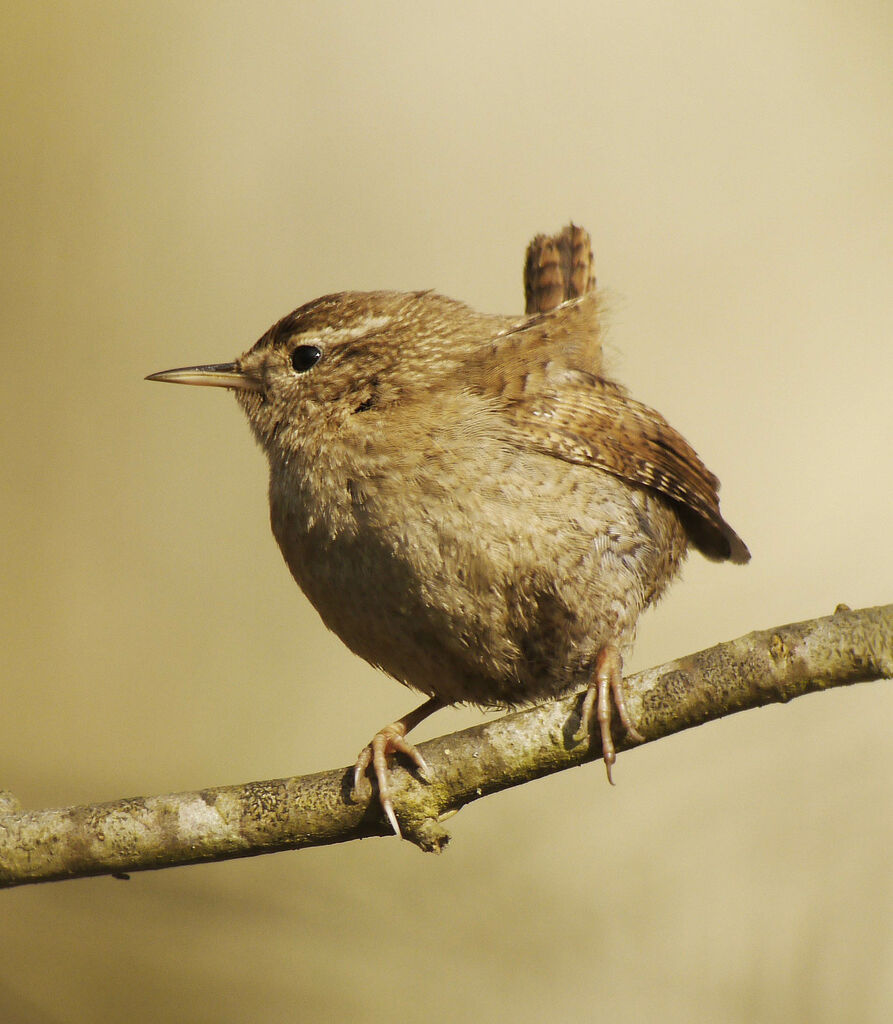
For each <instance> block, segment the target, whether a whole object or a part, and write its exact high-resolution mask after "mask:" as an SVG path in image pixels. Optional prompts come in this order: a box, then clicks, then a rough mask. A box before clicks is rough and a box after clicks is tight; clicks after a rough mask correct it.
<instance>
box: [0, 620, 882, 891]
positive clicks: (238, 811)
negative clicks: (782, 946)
mask: <svg viewBox="0 0 893 1024" xmlns="http://www.w3.org/2000/svg"><path fill="white" fill-rule="evenodd" d="M891 676H893V605H887V606H885V607H880V608H866V609H863V610H862V611H857V612H854V611H851V610H850V609H848V608H846V607H845V606H843V605H841V606H840V607H839V608H838V609H837V610H836V611H835V613H834V615H832V616H829V617H827V618H823V619H814V620H811V621H808V622H800V623H795V624H793V625H788V626H780V627H778V628H777V629H770V630H765V631H763V632H758V633H751V634H749V635H748V636H744V637H741V638H740V639H738V640H732V641H730V642H728V643H724V644H719V645H718V646H716V647H712V648H710V649H709V650H706V651H701V652H700V653H698V654H692V655H688V656H687V657H684V658H680V659H679V660H677V661H673V662H669V663H668V664H666V665H663V666H661V667H660V668H653V669H649V670H648V671H646V672H639V673H638V674H636V675H634V676H630V677H628V678H627V679H626V680H625V687H626V690H627V703H628V706H629V709H630V712H631V714H632V717H633V720H634V722H635V724H636V728H637V729H638V730H639V731H640V732H641V733H642V734H643V735H644V736H645V738H646V742H651V741H653V740H656V739H660V738H661V737H662V736H669V735H671V734H672V733H675V732H680V731H681V730H683V729H690V728H692V727H693V726H696V725H700V724H701V723H702V722H708V721H711V720H713V719H717V718H722V717H724V716H725V715H731V714H734V713H735V712H736V711H744V710H745V709H747V708H754V707H760V706H762V705H765V704H772V703H776V702H779V701H782V702H784V701H789V700H791V699H792V698H794V697H799V696H802V695H803V694H806V693H811V692H813V691H815V690H825V689H829V688H830V687H832V686H846V685H849V684H850V683H859V682H867V681H869V680H873V679H878V678H882V677H886V678H889V677H891ZM581 701H582V695H581V694H576V695H573V696H571V697H567V698H564V699H562V700H557V701H552V702H550V703H548V704H543V705H540V706H538V707H535V708H531V709H529V710H527V711H522V712H518V713H516V714H511V715H506V716H505V717H503V718H500V719H497V720H495V721H492V722H488V723H486V724H484V725H479V726H476V727H474V728H472V729H466V730H464V731H462V732H458V733H455V734H453V735H451V736H442V737H440V738H439V739H435V740H431V741H430V742H428V743H424V744H421V745H420V749H421V751H422V753H423V754H424V757H425V760H426V761H427V763H428V765H429V767H430V769H431V774H432V782H431V783H430V784H424V783H421V782H419V781H417V780H416V779H415V778H413V777H412V776H411V774H410V773H409V772H407V771H404V770H402V769H398V770H395V772H394V773H393V780H394V785H395V795H394V804H395V806H396V808H397V814H398V817H399V819H400V824H401V827H402V829H403V835H404V837H405V838H407V839H410V840H411V841H413V842H415V843H416V844H417V845H418V846H419V847H420V848H421V849H423V850H427V851H434V852H437V851H440V850H441V849H442V848H443V847H444V846H445V845H446V843H447V842H448V840H449V836H448V834H447V833H446V831H445V830H444V828H443V825H442V824H441V823H442V821H443V820H444V818H446V817H448V816H449V815H451V814H453V813H455V812H456V811H457V810H459V809H460V808H461V807H463V806H464V805H465V804H468V803H471V802H472V801H473V800H477V799H479V798H480V797H483V796H488V795H489V794H490V793H496V792H498V791H499V790H502V789H507V788H509V787H510V786H518V785H520V784H522V783H524V782H529V781H530V780H531V779H535V778H539V777H541V776H543V775H549V774H551V773H552V772H557V771H562V770H563V769H565V768H572V767H574V766H575V765H579V764H582V763H584V762H586V761H592V760H595V759H597V758H599V757H600V756H601V751H600V749H599V747H598V738H597V737H596V738H595V739H594V740H593V741H592V743H591V744H590V743H588V742H578V741H576V740H575V739H574V734H575V733H576V731H577V728H578V726H579V721H580V705H581ZM616 742H617V747H618V749H624V748H625V747H628V746H629V745H630V744H629V743H628V742H626V741H625V740H624V737H623V736H621V735H619V734H618V735H617V736H616ZM350 774H351V769H346V768H339V769H337V770H336V771H328V772H320V773H318V774H316V775H305V776H301V777H294V778H288V779H274V780H271V781H268V782H250V783H248V784H247V785H244V786H223V787H218V788H214V789H204V790H199V791H198V792H192V793H175V794H172V795H169V796H155V797H135V798H131V799H125V800H118V801H115V802H114V803H107V804H96V805H93V806H83V807H68V808H64V809H61V810H44V811H22V810H20V809H19V806H18V803H17V801H16V800H15V799H14V798H13V797H12V795H11V794H9V793H0V887H9V886H14V885H26V884H29V883H32V882H47V881H54V880H59V879H65V878H80V877H84V876H88V875H101V874H112V875H116V876H118V877H122V876H125V873H126V872H129V871H146V870H151V869H155V868H163V867H172V866H174V865H179V864H194V863H198V862H202V861H218V860H227V859H230V858H234V857H252V856H257V855H259V854H262V853H273V852H275V851H278V850H296V849H301V848H303V847H307V846H322V845H326V844H329V843H342V842H347V841H348V840H351V839H360V838H364V837H366V836H373V835H388V834H390V827H389V826H388V824H387V823H386V822H385V821H384V820H383V818H382V816H381V813H380V809H379V806H378V802H377V800H376V801H371V803H370V799H369V797H370V796H371V794H366V795H364V796H363V798H362V799H359V798H356V797H354V798H352V796H351V792H350Z"/></svg>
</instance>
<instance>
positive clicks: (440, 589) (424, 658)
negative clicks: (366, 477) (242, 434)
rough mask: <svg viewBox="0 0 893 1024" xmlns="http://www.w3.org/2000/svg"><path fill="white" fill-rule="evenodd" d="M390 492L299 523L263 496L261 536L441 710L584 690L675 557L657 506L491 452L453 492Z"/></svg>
mask: <svg viewBox="0 0 893 1024" xmlns="http://www.w3.org/2000/svg"><path fill="white" fill-rule="evenodd" d="M391 483H392V484H394V486H377V487H368V488H360V487H355V488H354V489H353V501H352V503H351V507H350V508H348V507H347V506H344V507H343V508H342V509H341V512H340V514H339V515H332V514H330V515H327V516H325V517H320V518H318V519H315V520H314V521H312V522H311V521H309V520H308V517H307V515H306V514H305V512H304V511H303V510H302V508H301V506H300V503H298V502H294V501H293V500H291V497H290V496H288V495H280V496H279V499H278V500H277V498H276V496H275V494H274V492H272V491H271V506H272V522H273V530H274V533H275V535H276V538H277V540H278V542H279V545H280V548H281V549H282V553H283V555H284V557H285V560H286V562H287V563H288V565H289V568H290V569H291V571H292V574H293V575H294V577H295V579H296V581H297V582H298V584H299V585H300V586H301V588H302V589H303V590H304V592H305V594H306V595H307V597H308V598H309V599H310V601H311V603H312V604H313V605H314V607H315V608H316V609H317V611H318V612H319V614H320V616H321V617H322V619H323V621H324V622H325V624H326V625H327V626H328V627H329V628H330V629H332V630H333V631H334V632H335V633H336V634H337V635H338V636H339V637H340V638H341V639H342V640H343V641H344V643H345V644H346V645H347V646H348V647H349V648H350V649H351V650H352V651H354V652H355V653H356V654H358V655H360V656H361V657H363V658H365V659H366V660H367V661H369V662H371V663H372V664H374V665H377V666H379V667H380V668H382V669H383V670H384V671H386V672H388V673H389V674H391V675H393V676H394V677H395V678H397V679H399V680H400V681H401V682H403V683H405V684H406V685H408V686H411V687H413V688H414V689H417V690H419V691H421V692H423V693H426V694H430V695H433V696H437V697H439V698H441V699H442V700H444V701H445V702H449V703H453V702H470V703H475V704H479V705H489V706H513V705H517V704H523V703H526V702H529V701H533V700H537V699H544V698H547V697H549V696H553V695H557V694H560V693H563V692H566V691H568V690H570V689H573V688H576V687H582V686H585V685H587V684H588V682H589V681H590V679H591V674H592V666H593V663H594V660H595V655H596V654H597V652H598V649H599V648H600V647H601V646H602V645H603V644H604V643H606V642H608V641H611V642H614V643H617V644H618V645H620V646H621V647H624V646H626V645H628V644H630V643H631V642H632V640H633V637H634V633H635V624H636V620H637V618H638V616H639V614H640V613H641V611H642V609H643V608H644V607H645V606H646V605H647V604H648V603H650V601H652V600H653V599H654V598H655V597H657V596H658V594H659V593H660V591H662V590H663V588H664V586H665V585H666V583H667V582H668V581H669V580H670V579H671V578H672V576H673V575H674V574H675V572H676V570H677V568H678V565H679V563H680V561H681V559H682V557H683V555H684V551H685V536H684V532H683V530H682V528H681V526H680V524H679V522H678V519H677V517H676V515H675V513H674V512H673V511H672V509H671V508H670V507H669V505H667V504H666V503H665V502H664V500H663V499H661V498H659V497H658V496H656V495H654V494H652V493H650V492H648V491H645V490H642V489H638V488H632V487H630V486H629V485H628V484H625V483H623V482H622V481H620V480H618V479H616V478H615V477H613V476H610V475H609V474H606V473H603V472H601V471H599V470H593V469H591V468H589V467H580V466H574V465H570V464H566V463H557V462H556V460H554V459H551V458H549V457H547V456H539V455H531V454H530V453H523V454H522V453H515V452H512V451H504V450H502V449H500V450H498V452H496V453H494V456H493V458H491V459H490V460H488V463H487V469H486V471H485V473H484V474H483V476H482V477H481V478H480V479H478V480H477V481H476V486H475V487H474V489H473V490H470V489H469V490H466V491H463V492H462V493H461V494H457V493H456V492H455V491H454V490H450V489H449V488H445V487H444V486H443V481H442V479H441V478H440V476H439V475H438V478H437V480H433V479H432V480H430V481H425V480H424V479H419V478H418V477H416V478H414V479H413V480H412V481H409V482H408V484H407V482H405V481H404V482H403V483H404V486H403V487H402V488H400V487H398V486H396V485H397V484H399V483H400V481H392V482H391ZM345 490H346V489H345ZM333 523H335V524H338V526H337V528H335V529H332V524H333Z"/></svg>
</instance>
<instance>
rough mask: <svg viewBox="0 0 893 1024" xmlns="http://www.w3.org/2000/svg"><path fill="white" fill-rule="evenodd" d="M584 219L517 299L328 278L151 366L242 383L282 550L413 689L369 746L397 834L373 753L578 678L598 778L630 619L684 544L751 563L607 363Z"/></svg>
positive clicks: (672, 439) (544, 256)
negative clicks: (474, 302) (414, 731)
mask: <svg viewBox="0 0 893 1024" xmlns="http://www.w3.org/2000/svg"><path fill="white" fill-rule="evenodd" d="M588 249H589V246H588V235H587V234H586V233H585V232H583V231H582V229H579V228H575V227H574V226H573V225H571V226H570V227H569V228H567V229H565V231H564V232H562V233H561V234H560V235H558V236H555V237H554V238H547V237H546V236H538V238H536V239H534V241H533V242H532V243H531V246H530V248H529V250H528V253H527V262H526V271H525V291H526V294H527V307H528V311H529V312H528V314H527V315H525V316H521V317H518V316H498V315H490V314H484V313H477V312H475V311H474V310H473V309H471V308H469V307H468V306H466V305H464V304H463V303H461V302H457V301H455V300H453V299H449V298H445V297H444V296H442V295H438V294H436V293H434V292H431V291H417V292H408V293H402V292H389V291H377V292H341V293H339V294H335V295H326V296H324V297H322V298H319V299H316V300H315V301H313V302H310V303H308V304H307V305H304V306H301V307H300V308H299V309H297V310H295V311H294V312H293V313H290V314H289V315H288V316H286V317H284V318H283V319H282V320H280V321H279V322H278V323H276V324H274V325H273V326H272V327H271V328H270V329H269V330H268V331H267V332H266V334H264V335H263V337H262V338H261V339H260V340H259V341H258V342H257V343H256V344H255V345H254V346H253V347H252V348H251V349H249V350H248V351H247V352H246V353H245V354H244V355H243V356H241V357H240V358H239V359H237V360H235V362H231V363H220V364H215V365H208V366H192V367H184V368H182V369H176V370H167V371H165V372H163V373H156V374H152V375H151V376H150V377H149V378H148V379H149V380H160V381H170V382H172V383H178V384H198V385H210V386H214V387H223V388H229V389H231V390H233V391H234V392H235V393H236V397H237V399H238V401H239V404H240V405H241V406H242V408H243V410H244V411H245V413H246V415H247V417H248V420H249V422H250V424H251V427H252V430H253V431H254V434H255V437H256V438H257V441H258V443H259V444H260V446H261V447H262V448H263V449H264V451H265V452H266V455H267V458H268V460H269V465H270V486H269V497H270V518H271V523H272V528H273V534H274V535H275V537H276V540H277V542H278V543H279V547H280V549H281V551H282V554H283V557H284V558H285V561H286V563H287V565H288V567H289V569H290V570H291V573H292V575H293V576H294V578H295V580H296V582H297V583H298V585H299V586H300V587H301V589H302V590H303V591H304V593H305V594H306V595H307V597H308V598H309V600H310V601H311V603H312V604H313V606H314V607H315V608H316V610H317V611H318V612H319V615H320V616H321V618H322V620H323V622H324V623H325V624H326V625H327V626H328V627H329V628H330V629H331V630H333V631H334V632H335V633H336V634H337V635H338V636H339V637H340V638H341V639H342V640H343V641H344V643H345V644H347V646H348V647H349V648H350V649H351V650H352V651H353V652H354V653H356V654H358V655H360V656H361V657H363V658H365V659H366V660H367V661H369V662H371V663H372V664H373V665H375V666H377V667H379V668H381V669H383V670H384V671H385V672H387V673H389V674H390V675H392V676H393V677H394V678H395V679H398V680H399V681H400V682H402V683H404V684H405V685H406V686H409V687H411V688H412V689H414V690H418V691H420V692H421V693H423V694H425V695H426V696H427V697H428V699H427V700H426V701H425V703H424V704H422V705H421V706H420V707H419V708H417V709H416V710H415V711H413V712H411V713H410V714H408V715H406V716H405V717H404V718H402V719H400V720H398V721H396V722H394V723H392V724H390V725H388V726H385V727H384V728H383V729H381V730H379V732H378V733H376V735H375V737H374V738H373V740H372V741H371V743H370V744H369V745H368V746H367V747H366V748H364V750H363V751H362V752H361V754H360V756H359V758H358V760H357V763H356V767H355V769H354V786H355V789H356V790H359V789H360V787H361V785H362V786H365V787H367V788H368V782H366V779H365V776H366V771H367V769H368V768H369V767H370V765H371V767H372V772H373V774H374V776H375V779H376V782H377V786H378V793H379V800H380V803H381V806H382V809H383V811H384V813H385V815H386V816H387V818H388V820H389V822H390V823H391V826H392V827H393V829H394V832H395V833H397V834H398V835H399V834H400V829H399V825H398V822H397V817H396V814H395V811H394V807H393V801H392V798H391V786H390V782H389V768H388V761H387V757H388V755H389V754H391V753H402V754H404V755H405V756H407V757H408V758H409V759H410V760H411V761H412V762H413V763H414V764H415V765H416V766H417V768H418V769H419V771H420V773H421V774H422V775H423V776H425V775H427V766H426V765H425V762H424V760H423V759H422V757H421V755H420V754H419V752H418V750H417V749H416V748H415V747H414V746H413V745H412V744H411V743H409V742H408V741H407V740H406V734H407V733H408V731H409V730H410V729H411V728H413V727H414V726H415V725H417V724H418V723H419V722H420V721H421V720H422V719H423V718H425V717H427V716H428V715H429V714H431V713H432V712H434V711H436V710H437V709H439V708H441V707H444V706H446V705H449V704H457V703H470V704H474V705H478V706H481V707H490V708H512V707H516V706H518V705H523V704H527V703H530V702H535V701H539V700H545V699H548V698H552V697H556V696H559V695H561V694H565V693H568V692H570V691H573V690H575V689H583V688H585V689H586V691H587V692H586V697H585V699H584V701H583V705H582V709H581V724H580V733H581V734H583V735H584V736H586V735H588V734H589V733H590V731H591V730H593V729H594V720H596V721H597V722H598V729H599V732H600V739H601V748H602V753H603V757H604V760H605V764H606V767H607V770H608V778H609V779H610V778H611V766H612V764H613V762H614V760H615V748H614V743H613V740H612V735H611V724H612V717H613V710H614V708H615V707H616V710H617V713H618V717H619V719H620V722H621V724H622V725H623V727H624V728H625V729H626V731H627V733H628V735H629V736H630V737H631V738H633V739H636V740H638V739H641V737H640V736H639V735H638V733H637V732H636V730H635V727H634V724H633V722H632V721H631V719H630V716H629V713H628V712H627V708H626V704H625V701H624V696H623V690H622V675H621V673H622V654H623V653H624V652H625V651H627V650H628V649H629V648H630V646H631V644H632V642H633V640H634V636H635V629H636V621H637V619H638V617H639V615H640V614H641V612H642V611H643V610H644V609H645V608H646V607H648V605H650V604H651V603H653V602H654V601H655V600H656V599H657V598H658V597H659V596H660V595H661V593H662V592H663V591H664V589H665V587H666V586H667V584H668V583H669V582H670V581H671V580H672V579H673V577H674V576H675V575H676V574H677V572H678V570H679V567H680V565H681V563H682V561H683V559H684V557H685V554H686V551H687V549H688V548H689V546H693V547H695V548H696V549H697V550H698V551H700V552H701V553H702V554H704V555H706V556H707V557H708V558H710V559H714V560H717V561H726V560H728V561H732V562H739V563H740V562H746V561H748V559H749V558H750V554H749V552H748V550H747V547H746V546H745V545H744V543H743V541H742V540H741V539H740V538H739V537H738V535H737V534H736V533H735V531H734V530H733V529H732V528H731V527H730V526H729V525H728V523H726V521H725V520H724V519H723V517H722V515H721V514H720V510H719V499H718V489H719V482H718V480H717V479H716V477H715V476H714V475H713V474H712V473H711V472H710V471H709V470H707V469H706V467H705V466H704V465H703V463H702V462H701V460H700V459H699V458H698V456H697V455H696V454H695V452H694V450H693V449H692V448H691V447H690V446H689V444H688V443H687V442H686V441H685V440H684V439H683V438H682V437H681V435H680V434H678V433H677V432H676V431H675V430H674V429H673V428H672V427H671V426H670V425H669V424H668V423H667V422H666V420H665V419H664V418H663V417H662V416H661V415H660V414H659V413H657V412H655V411H654V410H653V409H650V408H648V407H647V406H645V405H642V404H641V403H640V402H637V401H635V400H634V399H633V398H631V397H629V395H628V394H627V392H626V391H625V390H624V389H623V387H621V386H620V385H619V384H617V383H616V382H614V381H613V380H611V379H610V378H609V377H608V376H607V375H606V373H605V371H604V368H603V366H602V348H601V327H600V317H599V302H598V298H597V296H596V293H595V290H594V276H593V275H592V273H591V252H589V253H588V260H589V262H587V252H588Z"/></svg>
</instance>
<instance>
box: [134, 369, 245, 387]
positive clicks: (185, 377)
mask: <svg viewBox="0 0 893 1024" xmlns="http://www.w3.org/2000/svg"><path fill="white" fill-rule="evenodd" d="M146 380H161V381H166V382H167V383H168V384H197V385H198V386H199V387H206V388H231V389H232V390H234V391H260V390H262V388H263V385H262V384H261V382H260V381H259V380H258V379H257V378H256V377H252V376H250V375H249V374H247V373H243V372H242V370H240V369H239V365H238V363H214V364H213V365H211V366H181V367H180V368H179V369H177V370H162V372H161V373H150V374H149V376H148V377H146Z"/></svg>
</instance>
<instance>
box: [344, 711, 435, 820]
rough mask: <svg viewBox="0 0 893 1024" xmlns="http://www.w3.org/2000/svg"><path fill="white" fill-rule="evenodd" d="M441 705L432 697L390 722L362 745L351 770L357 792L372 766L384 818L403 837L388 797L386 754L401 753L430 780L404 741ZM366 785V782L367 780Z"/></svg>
mask: <svg viewBox="0 0 893 1024" xmlns="http://www.w3.org/2000/svg"><path fill="white" fill-rule="evenodd" d="M440 706H441V704H440V702H439V701H438V700H436V699H435V698H432V699H431V700H428V701H425V703H424V704H423V705H422V706H421V707H419V708H416V710H415V711H412V712H410V713H409V714H408V715H406V716H405V717H404V718H401V719H399V720H398V721H396V722H391V724H390V725H386V726H385V727H384V728H383V729H379V730H378V732H377V733H376V734H375V735H374V736H373V737H372V740H371V742H370V743H369V744H367V746H365V747H363V749H362V750H361V751H360V754H359V757H358V758H357V761H356V764H355V765H354V769H353V787H354V792H355V793H359V792H360V790H361V787H362V785H363V783H364V782H365V781H366V780H365V775H366V771H367V770H368V768H369V766H370V765H371V766H372V774H373V775H374V776H375V781H376V783H377V785H378V801H379V803H380V804H381V809H382V811H383V812H384V815H385V817H386V818H387V819H388V822H389V823H390V825H391V828H392V829H393V830H394V835H396V836H400V837H402V833H401V832H400V825H399V824H398V822H397V815H396V814H395V813H394V803H393V801H392V800H391V771H390V769H389V768H388V754H403V755H404V756H405V757H407V758H409V760H410V761H411V762H412V763H413V764H414V765H415V766H416V768H417V769H418V772H419V775H420V776H421V777H422V779H423V780H424V781H425V782H429V781H430V780H431V772H430V770H429V768H428V765H427V763H426V761H425V759H424V758H423V757H422V755H421V754H420V753H419V751H418V748H417V747H415V746H414V745H413V744H412V743H409V742H408V741H407V740H406V734H407V733H408V732H409V730H410V729H412V728H414V727H415V726H416V725H418V723H419V722H420V721H421V720H422V719H423V718H426V717H427V716H428V715H430V714H431V713H432V712H434V711H436V710H437V709H438V708H439V707H440ZM367 784H368V783H367Z"/></svg>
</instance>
